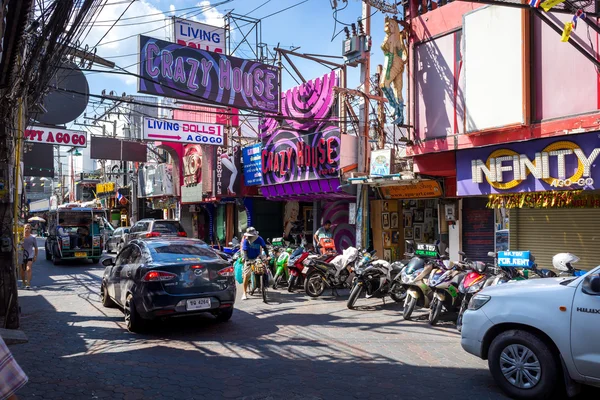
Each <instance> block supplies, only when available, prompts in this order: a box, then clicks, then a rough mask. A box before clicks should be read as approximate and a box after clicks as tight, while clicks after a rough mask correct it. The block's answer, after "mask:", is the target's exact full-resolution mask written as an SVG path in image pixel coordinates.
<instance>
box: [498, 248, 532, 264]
mask: <svg viewBox="0 0 600 400" xmlns="http://www.w3.org/2000/svg"><path fill="white" fill-rule="evenodd" d="M532 264H533V263H532V262H531V252H529V251H499V252H498V266H499V267H517V268H531V265H532Z"/></svg>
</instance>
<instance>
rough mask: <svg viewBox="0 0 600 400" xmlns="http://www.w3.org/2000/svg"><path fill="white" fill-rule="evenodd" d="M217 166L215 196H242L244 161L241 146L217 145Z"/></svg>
mask: <svg viewBox="0 0 600 400" xmlns="http://www.w3.org/2000/svg"><path fill="white" fill-rule="evenodd" d="M216 151H217V157H216V168H215V192H214V194H215V196H219V197H234V196H240V195H241V193H240V192H241V190H242V177H241V174H240V172H241V170H242V165H241V164H242V163H241V161H242V160H241V157H240V148H239V147H233V148H229V149H228V148H227V147H224V146H219V147H217V150H216Z"/></svg>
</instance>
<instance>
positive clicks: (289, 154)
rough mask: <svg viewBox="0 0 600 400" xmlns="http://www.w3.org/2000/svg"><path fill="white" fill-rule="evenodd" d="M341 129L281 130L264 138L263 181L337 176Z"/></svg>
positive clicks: (267, 182) (272, 181)
mask: <svg viewBox="0 0 600 400" xmlns="http://www.w3.org/2000/svg"><path fill="white" fill-rule="evenodd" d="M340 143H341V141H340V132H339V130H337V129H335V128H334V129H329V130H326V131H324V132H315V133H311V134H308V135H300V134H299V133H298V132H297V131H291V130H290V131H287V130H282V131H279V132H277V133H276V134H275V135H273V136H271V137H269V138H268V139H267V140H264V141H263V150H262V172H263V175H264V184H274V183H282V182H292V181H303V180H310V179H320V178H332V177H336V176H337V174H338V169H339V161H340Z"/></svg>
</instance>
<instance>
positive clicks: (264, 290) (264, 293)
mask: <svg viewBox="0 0 600 400" xmlns="http://www.w3.org/2000/svg"><path fill="white" fill-rule="evenodd" d="M259 281H260V284H259V285H260V292H261V293H262V299H263V303H265V304H266V303H267V285H265V280H264V279H263V276H261V277H260V279H259Z"/></svg>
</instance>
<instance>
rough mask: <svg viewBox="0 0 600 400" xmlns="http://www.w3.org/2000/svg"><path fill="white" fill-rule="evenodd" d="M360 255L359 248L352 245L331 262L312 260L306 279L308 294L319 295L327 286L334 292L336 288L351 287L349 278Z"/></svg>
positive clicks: (305, 287) (305, 285) (305, 286)
mask: <svg viewBox="0 0 600 400" xmlns="http://www.w3.org/2000/svg"><path fill="white" fill-rule="evenodd" d="M358 255H359V251H358V249H357V248H355V247H352V246H350V247H348V248H347V249H345V250H344V252H343V254H340V255H338V256H336V257H335V258H334V259H333V260H331V262H325V261H320V260H318V259H315V260H311V261H310V262H309V265H308V271H307V273H306V280H305V281H304V290H305V292H306V294H307V295H309V296H310V297H319V296H321V295H322V294H323V292H324V291H325V289H326V288H327V287H329V288H331V289H332V294H333V291H335V289H343V288H347V287H349V286H350V285H349V283H348V278H349V277H350V274H351V273H352V271H353V265H354V263H355V261H356V260H357V258H358Z"/></svg>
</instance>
